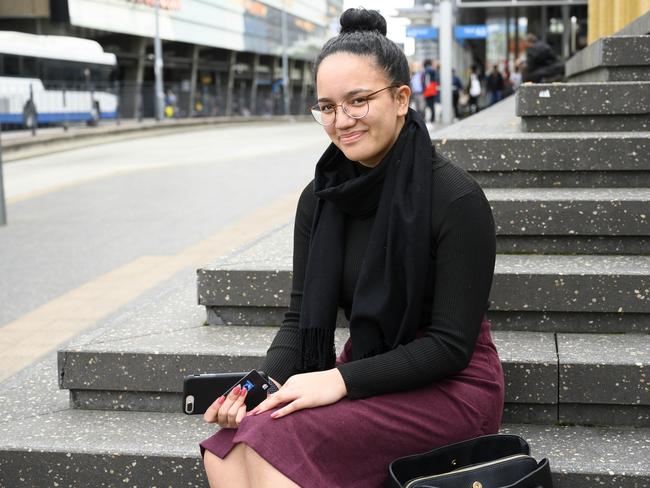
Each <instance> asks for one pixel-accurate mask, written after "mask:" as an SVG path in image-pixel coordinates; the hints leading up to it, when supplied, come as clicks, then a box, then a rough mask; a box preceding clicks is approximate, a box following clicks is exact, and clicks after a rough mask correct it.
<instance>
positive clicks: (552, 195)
mask: <svg viewBox="0 0 650 488" xmlns="http://www.w3.org/2000/svg"><path fill="white" fill-rule="evenodd" d="M485 195H486V197H487V198H488V200H489V201H490V204H491V206H492V211H493V214H494V219H495V223H496V231H497V235H522V234H523V235H604V236H617V235H624V236H647V235H650V189H648V188H635V189H630V188H617V189H611V188H593V189H592V188H526V189H517V188H508V189H486V190H485Z"/></svg>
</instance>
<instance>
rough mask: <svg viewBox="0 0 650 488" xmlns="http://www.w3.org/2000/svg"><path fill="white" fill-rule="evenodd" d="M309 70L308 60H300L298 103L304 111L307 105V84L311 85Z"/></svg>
mask: <svg viewBox="0 0 650 488" xmlns="http://www.w3.org/2000/svg"><path fill="white" fill-rule="evenodd" d="M310 78H311V70H310V69H309V62H307V61H303V62H302V79H301V81H300V83H301V85H300V105H301V110H302V108H304V109H305V112H306V111H307V105H309V102H310V101H309V100H307V96H308V93H309V86H310V85H311V79H310Z"/></svg>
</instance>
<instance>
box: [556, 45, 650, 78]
mask: <svg viewBox="0 0 650 488" xmlns="http://www.w3.org/2000/svg"><path fill="white" fill-rule="evenodd" d="M606 66H616V67H618V66H629V67H633V68H631V69H632V70H636V69H639V68H640V67H644V66H650V36H604V37H601V38H600V39H597V40H596V41H594V42H592V43H591V44H589V45H588V46H587V47H585V48H584V49H582V50H580V51H578V52H577V53H576V54H574V55H573V56H572V57H571V58H570V59H568V60H567V61H566V63H565V66H564V71H565V76H567V77H568V78H569V79H571V78H573V77H574V76H576V75H577V74H579V73H583V72H585V71H591V70H593V69H596V68H600V67H606Z"/></svg>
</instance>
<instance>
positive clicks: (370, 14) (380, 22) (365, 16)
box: [340, 7, 386, 36]
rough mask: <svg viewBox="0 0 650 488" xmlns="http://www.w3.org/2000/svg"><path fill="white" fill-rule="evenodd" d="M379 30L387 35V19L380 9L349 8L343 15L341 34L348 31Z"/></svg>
mask: <svg viewBox="0 0 650 488" xmlns="http://www.w3.org/2000/svg"><path fill="white" fill-rule="evenodd" d="M363 31H378V32H379V33H380V34H382V35H384V36H385V35H386V19H384V17H383V16H382V15H381V14H380V13H379V11H378V10H366V9H365V8H363V7H359V8H349V9H347V10H346V11H345V12H343V14H342V15H341V32H340V33H341V34H345V33H348V32H363Z"/></svg>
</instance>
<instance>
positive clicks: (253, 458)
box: [244, 446, 300, 488]
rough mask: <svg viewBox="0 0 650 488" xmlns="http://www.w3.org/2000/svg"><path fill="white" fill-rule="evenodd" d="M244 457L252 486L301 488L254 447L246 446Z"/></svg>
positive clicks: (257, 487) (262, 487) (260, 487)
mask: <svg viewBox="0 0 650 488" xmlns="http://www.w3.org/2000/svg"><path fill="white" fill-rule="evenodd" d="M244 458H245V460H246V471H247V472H248V477H249V482H250V486H254V487H255V488H300V485H297V484H296V483H294V482H293V481H291V480H290V479H289V478H287V477H286V476H285V475H283V474H282V473H281V472H280V471H278V470H277V469H275V468H274V467H273V466H271V464H269V463H268V461H267V460H266V459H264V458H263V457H262V456H260V455H259V454H257V453H256V452H255V451H254V450H253V449H251V448H250V447H248V446H245V449H244Z"/></svg>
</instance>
